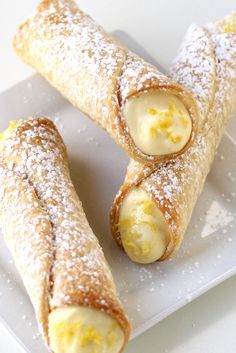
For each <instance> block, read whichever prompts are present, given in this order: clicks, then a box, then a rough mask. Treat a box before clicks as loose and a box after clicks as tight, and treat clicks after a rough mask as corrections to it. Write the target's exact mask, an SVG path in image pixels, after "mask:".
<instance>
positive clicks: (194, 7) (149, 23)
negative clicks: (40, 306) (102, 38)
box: [0, 0, 236, 353]
mask: <svg viewBox="0 0 236 353" xmlns="http://www.w3.org/2000/svg"><path fill="white" fill-rule="evenodd" d="M37 2H38V1H35V0H21V1H19V0H18V1H17V0H11V1H7V2H5V1H3V0H2V1H0V92H1V91H3V90H5V89H6V88H8V87H10V86H12V85H13V84H15V83H17V82H19V81H20V80H22V79H23V78H25V77H27V76H28V75H30V74H31V73H33V71H32V70H30V69H29V68H28V67H26V66H25V65H23V64H22V63H21V62H20V61H19V60H18V59H17V58H16V57H15V55H14V53H13V52H12V49H11V40H12V36H13V33H14V32H15V29H16V27H17V24H18V23H19V22H21V21H22V20H23V19H24V18H25V17H26V16H27V15H28V14H30V13H31V12H32V11H33V9H34V7H35V4H37ZM147 5H148V6H147ZM80 6H81V7H82V8H83V9H84V10H85V11H87V12H89V13H90V14H91V15H92V16H93V17H94V18H95V19H97V20H98V21H99V22H100V23H101V24H102V25H103V26H104V27H105V28H106V29H107V30H109V31H114V30H123V31H125V32H127V33H129V35H131V37H132V38H133V39H135V40H136V41H137V42H138V43H139V44H140V45H141V46H143V47H144V48H145V49H146V50H147V51H148V52H149V54H150V55H151V56H153V57H154V58H155V59H157V60H158V62H159V64H160V65H161V66H163V67H165V68H167V67H168V65H169V63H170V61H171V59H172V58H173V57H174V55H175V54H176V50H177V48H178V45H179V44H180V41H181V38H182V37H183V35H184V32H185V30H186V28H187V27H188V25H189V24H190V23H192V22H196V23H199V24H203V23H205V22H207V21H210V20H214V19H217V18H220V17H222V16H223V15H224V14H227V13H230V12H231V11H232V10H233V9H235V8H234V6H235V1H233V0H227V1H225V0H216V1H214V2H213V1H212V0H205V1H204V0H201V1H200V0H198V1H197V0H195V1H194V2H193V1H189V0H179V1H173V0H172V1H171V0H159V1H158V2H157V1H154V0H153V1H151V0H149V1H147V0H141V1H140V0H139V1H137V0H136V1H135V0H119V1H114V0H113V1H112V0H100V1H95V0H94V1H92V0H80ZM134 16H135V20H134ZM13 118H14V117H13ZM0 119H1V117H0ZM235 293H236V277H234V278H232V279H230V280H228V281H226V282H225V283H223V284H221V285H220V286H218V287H217V288H215V289H213V290H211V291H210V292H208V293H207V294H205V295H203V296H202V297H201V298H199V299H197V300H196V301H195V302H193V303H190V304H188V305H187V306H186V307H185V308H183V309H181V310H179V311H178V312H176V313H175V314H173V315H171V316H170V317H169V318H167V319H165V320H164V321H162V322H161V323H159V324H158V325H156V326H155V327H154V328H152V329H151V330H149V331H148V332H146V333H145V334H143V335H142V336H140V337H138V338H137V339H135V340H134V341H133V342H131V343H130V345H129V347H128V349H127V351H126V352H127V353H144V352H145V353H180V352H181V353H199V352H201V353H235V352H236V335H235V327H236V305H235ZM157 300H158V298H157ZM150 305H151V303H150ZM29 334H31V333H30V332H29ZM0 342H1V345H0V353H18V352H21V351H20V350H19V349H18V348H17V347H16V345H15V343H14V342H13V340H12V339H11V337H10V335H9V334H8V333H6V332H5V331H4V330H3V329H1V328H0ZM32 353H33V352H32Z"/></svg>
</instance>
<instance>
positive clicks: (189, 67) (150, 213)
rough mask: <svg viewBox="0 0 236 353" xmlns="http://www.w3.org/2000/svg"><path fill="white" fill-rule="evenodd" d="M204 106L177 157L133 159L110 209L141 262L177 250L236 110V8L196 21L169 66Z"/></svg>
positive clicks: (118, 236) (123, 240)
mask: <svg viewBox="0 0 236 353" xmlns="http://www.w3.org/2000/svg"><path fill="white" fill-rule="evenodd" d="M170 76H171V77H172V78H173V79H174V80H176V81H177V82H179V83H180V84H181V85H183V86H185V87H187V89H189V90H190V91H191V92H192V93H193V96H194V97H195V99H196V101H197V104H198V108H199V111H200V117H199V130H198V134H197V137H196V139H195V141H194V142H193V144H192V146H191V147H190V148H189V149H188V151H186V152H185V153H183V154H182V155H181V156H178V157H177V158H176V159H175V160H173V161H169V162H163V163H160V164H158V165H157V166H151V165H149V166H145V165H143V164H141V163H138V162H135V161H133V160H131V162H130V164H129V166H128V170H127V175H126V178H125V180H124V183H123V185H122V186H121V188H120V190H119V192H118V194H117V196H116V198H115V200H114V203H113V206H112V209H111V228H112V233H113V236H114V238H115V240H116V241H117V242H118V244H119V245H120V246H121V247H122V248H124V250H125V251H126V253H127V254H128V256H129V257H130V258H131V259H132V260H133V261H135V262H138V263H150V262H153V261H156V260H164V259H166V258H168V257H169V256H170V255H171V254H173V252H174V251H176V250H177V249H178V248H179V246H180V244H181V242H182V240H183V237H184V234H185V231H186V228H187V226H188V224H189V221H190V218H191V214H192V212H193V208H194V205H195V204H196V201H197V199H198V197H199V195H200V193H201V191H202V189H203V186H204V182H205V180H206V177H207V175H208V173H209V170H210V167H211V164H212V162H213V159H214V156H215V153H216V149H217V147H218V145H219V142H220V140H221V137H222V135H223V133H224V130H225V127H226V125H227V123H228V121H229V119H230V118H231V117H232V116H233V114H234V113H235V111H236V14H233V15H232V16H229V17H227V18H225V19H223V20H222V21H219V22H216V23H212V24H210V25H207V26H206V27H198V26H196V25H192V26H191V27H190V29H189V30H188V32H187V35H186V38H185V41H184V42H183V45H182V48H181V50H180V52H179V55H178V56H177V58H176V60H175V62H174V63H173V66H172V68H171V71H170Z"/></svg>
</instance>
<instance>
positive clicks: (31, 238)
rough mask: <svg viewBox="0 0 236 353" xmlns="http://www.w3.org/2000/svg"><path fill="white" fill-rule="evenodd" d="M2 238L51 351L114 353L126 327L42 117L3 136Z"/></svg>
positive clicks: (61, 150)
mask: <svg viewBox="0 0 236 353" xmlns="http://www.w3.org/2000/svg"><path fill="white" fill-rule="evenodd" d="M0 140H1V144H0V146H1V147H0V202H1V209H0V221H1V227H2V231H3V235H4V238H5V241H6V244H7V245H8V247H9V249H10V251H11V254H12V257H13V259H14V262H15V264H16V267H17V269H18V270H19V273H20V275H21V277H22V279H23V282H24V285H25V287H26V290H27V292H28V294H29V296H30V299H31V301H32V303H33V306H34V309H35V312H36V316H37V319H38V322H39V326H40V328H41V331H42V333H43V336H44V338H45V340H46V342H47V344H48V346H49V347H50V349H51V350H52V351H53V352H54V353H90V352H98V353H100V352H101V353H118V352H121V351H122V350H123V349H124V347H125V345H126V343H127V341H128V338H129V334H130V325H129V321H128V319H127V317H126V315H125V313H124V310H123V308H122V306H121V303H120V301H119V299H118V297H117V294H116V289H115V285H114V282H113V279H112V275H111V272H110V270H109V267H108V264H107V262H106V260H105V258H104V255H103V252H102V249H101V247H100V245H99V243H98V240H97V238H96V237H95V235H94V234H93V232H92V230H91V228H90V226H89V224H88V221H87V219H86V216H85V214H84V211H83V208H82V205H81V202H80V200H79V198H78V196H77V194H76V191H75V189H74V186H73V184H72V182H71V179H70V174H69V169H68V164H67V155H66V148H65V145H64V143H63V141H62V139H61V137H60V135H59V133H58V131H57V130H56V127H55V126H54V124H53V123H52V121H50V120H48V119H46V118H34V119H32V120H28V121H24V122H19V123H11V125H10V126H9V128H8V129H7V130H6V132H5V133H4V134H2V135H1V136H0Z"/></svg>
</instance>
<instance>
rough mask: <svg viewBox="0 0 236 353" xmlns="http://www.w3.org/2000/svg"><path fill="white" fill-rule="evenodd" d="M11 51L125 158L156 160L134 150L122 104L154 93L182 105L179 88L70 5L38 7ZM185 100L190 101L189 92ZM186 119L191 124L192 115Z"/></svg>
mask: <svg viewBox="0 0 236 353" xmlns="http://www.w3.org/2000/svg"><path fill="white" fill-rule="evenodd" d="M14 45H15V48H16V51H17V53H18V54H19V55H20V56H21V57H22V58H23V60H24V61H26V62H27V63H29V64H31V65H32V66H34V67H35V68H36V69H37V70H38V71H39V72H40V73H41V74H42V75H43V76H45V77H46V79H47V80H48V81H49V82H50V83H51V84H52V85H53V86H54V87H56V88H57V89H58V90H59V91H60V92H61V93H62V94H63V95H64V96H65V97H66V98H67V99H68V100H69V101H70V102H71V103H72V104H74V105H75V106H76V107H78V108H79V109H80V110H81V111H83V112H84V113H86V114H87V115H89V116H90V117H91V118H92V119H93V120H95V121H96V122H98V123H99V124H100V125H101V126H102V127H103V128H105V129H106V130H107V131H108V132H109V133H110V134H111V136H112V137H113V139H114V140H115V141H116V142H117V143H118V144H120V145H121V146H122V147H123V148H124V149H125V150H126V152H127V153H128V154H129V155H131V156H134V157H136V158H139V159H140V158H142V159H145V160H150V161H153V160H154V159H155V158H156V157H155V156H147V155H146V154H144V153H143V152H141V151H140V150H139V149H138V148H137V147H136V145H135V144H134V142H133V140H132V138H131V136H130V134H129V131H128V127H127V125H126V123H125V120H124V118H123V114H122V112H123V105H124V102H125V100H126V99H127V98H128V97H129V96H130V95H132V94H137V93H139V92H140V91H145V90H150V89H154V88H155V89H170V90H171V92H172V91H173V94H176V91H177V92H178V93H179V97H180V99H181V94H183V90H182V88H181V87H177V86H176V84H175V83H173V82H172V81H171V80H170V79H169V78H168V77H167V76H165V75H163V74H161V73H160V72H159V71H157V69H156V68H155V67H154V66H153V65H151V64H148V63H147V62H145V61H144V60H143V59H141V58H140V57H138V56H137V55H135V54H134V53H132V52H131V51H129V50H128V49H127V48H125V47H124V46H123V45H122V44H120V43H118V41H116V40H115V39H114V38H112V37H111V36H110V35H109V34H107V33H106V32H105V31H104V30H103V29H102V28H101V27H100V26H99V25H97V24H96V23H95V22H94V21H93V20H92V19H91V18H90V17H89V16H87V15H85V14H84V13H83V12H82V11H81V10H80V9H78V8H77V6H76V4H75V3H74V2H73V1H69V0H53V1H50V2H48V1H41V4H40V6H39V8H38V10H37V12H36V14H35V15H34V16H33V17H32V18H30V19H29V20H28V21H27V22H26V23H25V25H23V26H22V27H20V29H19V31H18V34H17V35H16V37H15V41H14ZM173 86H174V90H173V89H172V88H173ZM184 95H185V99H186V100H187V99H188V100H191V98H190V97H189V95H188V93H187V92H184ZM191 102H192V100H191ZM189 105H191V104H189ZM190 114H191V115H192V117H193V119H194V115H195V112H190Z"/></svg>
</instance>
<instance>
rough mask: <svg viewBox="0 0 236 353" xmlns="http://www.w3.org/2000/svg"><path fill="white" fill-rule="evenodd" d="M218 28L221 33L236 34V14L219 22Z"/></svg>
mask: <svg viewBox="0 0 236 353" xmlns="http://www.w3.org/2000/svg"><path fill="white" fill-rule="evenodd" d="M217 24H218V28H219V32H220V33H235V32H236V12H234V13H233V14H232V15H230V16H227V17H225V18H224V19H223V20H221V21H219V22H218V23H217Z"/></svg>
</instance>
